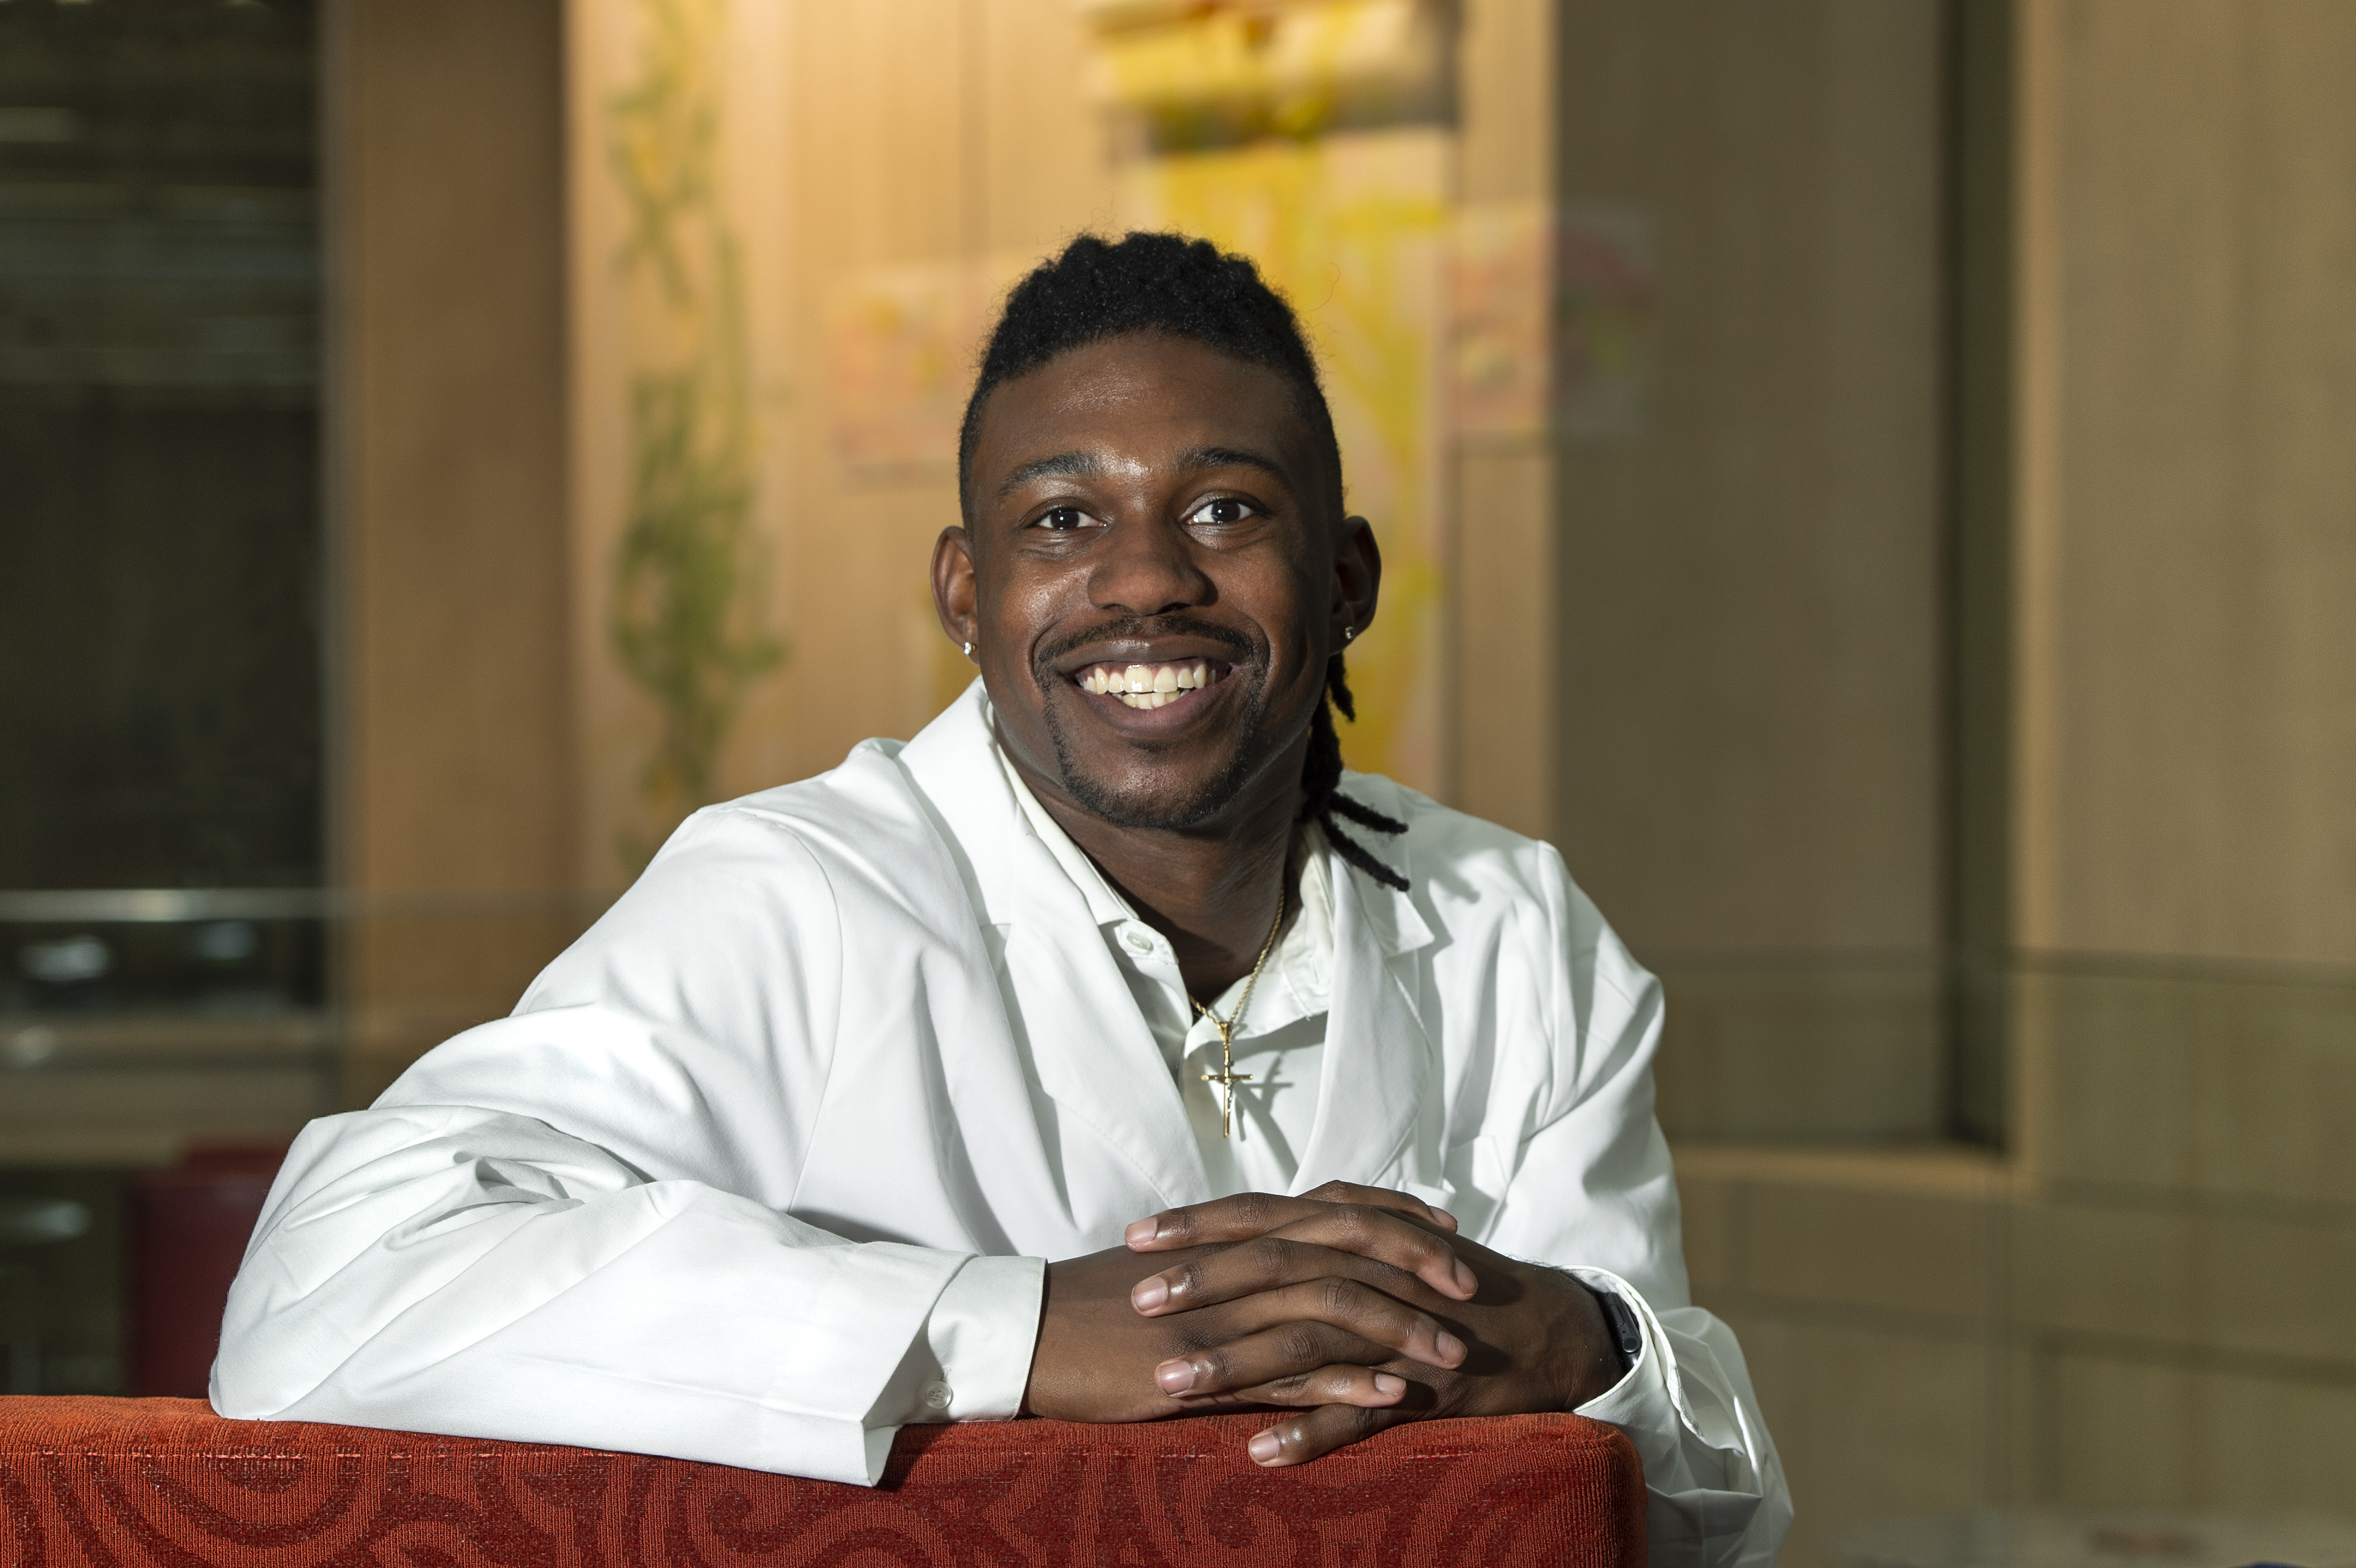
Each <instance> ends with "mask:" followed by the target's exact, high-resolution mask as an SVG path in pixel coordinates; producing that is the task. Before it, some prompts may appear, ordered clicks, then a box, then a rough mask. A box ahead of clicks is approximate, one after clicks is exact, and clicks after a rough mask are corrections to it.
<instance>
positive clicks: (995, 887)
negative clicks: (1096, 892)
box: [901, 682, 1210, 1230]
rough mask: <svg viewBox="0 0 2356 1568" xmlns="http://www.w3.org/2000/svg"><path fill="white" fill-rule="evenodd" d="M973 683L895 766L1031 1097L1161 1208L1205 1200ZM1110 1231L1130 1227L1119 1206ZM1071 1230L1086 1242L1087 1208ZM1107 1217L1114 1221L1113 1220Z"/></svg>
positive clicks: (1177, 1104) (1125, 996) (1174, 1106)
mask: <svg viewBox="0 0 2356 1568" xmlns="http://www.w3.org/2000/svg"><path fill="white" fill-rule="evenodd" d="M986 712H987V710H986V709H985V708H984V707H983V705H982V703H981V699H980V682H975V684H974V686H973V687H972V688H971V689H969V691H968V692H967V693H966V695H965V696H964V697H962V698H960V699H958V702H957V703H955V704H953V705H952V706H951V707H950V709H949V710H948V712H947V713H945V714H942V715H941V716H940V717H939V718H938V719H936V720H935V721H934V722H933V724H932V725H929V726H927V727H926V731H925V733H924V734H923V735H920V736H917V737H916V739H915V740H914V741H912V742H910V743H909V744H908V746H907V747H906V748H905V750H904V751H903V752H902V753H901V761H902V762H903V764H904V765H905V767H906V768H907V769H908V771H909V774H910V776H911V777H912V778H913V779H915V780H916V784H917V786H918V788H919V789H921V790H922V791H923V792H924V793H925V795H926V798H927V799H928V800H930V802H931V803H932V805H933V808H934V810H935V811H937V812H938V813H939V815H940V817H941V819H942V821H943V822H944V824H945V825H946V827H947V828H948V832H949V835H950V836H951V837H952V838H953V840H954V841H955V844H954V848H955V851H956V853H957V854H958V855H959V856H960V857H961V858H962V859H963V860H964V862H965V867H964V869H965V870H966V873H967V875H969V878H970V881H971V885H972V891H973V893H974V895H975V897H976V899H977V902H978V903H979V905H980V914H981V917H982V918H984V919H985V920H987V921H989V922H990V923H991V924H993V925H996V926H997V927H998V928H999V929H1000V931H1001V933H1002V935H1003V939H1004V948H1003V959H1002V961H1003V962H1004V964H1005V966H1006V974H1007V979H1008V981H1009V985H1008V987H1007V989H1008V991H1009V992H1010V993H1012V997H1013V999H1014V1004H1015V1006H1016V1008H1017V1010H1018V1011H1019V1013H1020V1016H1019V1017H1016V1018H1014V1019H1011V1020H1010V1022H1011V1023H1012V1025H1013V1026H1014V1028H1015V1032H1016V1036H1017V1038H1018V1039H1019V1040H1022V1041H1023V1042H1024V1044H1025V1045H1026V1047H1027V1049H1028V1052H1029V1055H1030V1058H1031V1065H1032V1068H1033V1070H1034V1071H1035V1072H1036V1073H1037V1074H1038V1077H1039V1086H1040V1088H1041V1089H1043V1090H1045V1092H1046V1093H1047V1095H1048V1096H1049V1097H1050V1098H1052V1099H1053V1100H1054V1101H1055V1105H1056V1108H1057V1110H1058V1111H1059V1112H1061V1113H1062V1114H1064V1115H1066V1116H1069V1117H1071V1118H1072V1119H1074V1120H1076V1121H1077V1122H1082V1123H1084V1124H1086V1125H1087V1127H1088V1128H1089V1129H1090V1130H1091V1131H1092V1132H1093V1133H1095V1134H1096V1136H1097V1137H1098V1139H1100V1140H1101V1141H1102V1142H1103V1143H1104V1144H1105V1145H1106V1146H1107V1148H1108V1149H1109V1150H1111V1151H1112V1152H1113V1153H1114V1154H1115V1155H1117V1156H1118V1157H1119V1158H1120V1159H1122V1160H1124V1161H1125V1162H1126V1163H1128V1164H1129V1165H1131V1166H1132V1167H1133V1168H1134V1169H1135V1170H1136V1171H1137V1173H1138V1174H1139V1175H1140V1176H1142V1177H1143V1178H1144V1180H1145V1181H1146V1183H1147V1184H1148V1185H1150V1186H1151V1187H1152V1189H1153V1191H1154V1192H1155V1193H1156V1194H1157V1195H1158V1197H1159V1198H1160V1200H1161V1202H1162V1206H1163V1207H1165V1208H1167V1207H1174V1206H1176V1205H1179V1204H1185V1203H1200V1202H1202V1201H1204V1200H1205V1199H1206V1198H1207V1197H1209V1196H1210V1181H1209V1178H1208V1177H1207V1176H1205V1174H1204V1170H1203V1156H1202V1152H1201V1150H1200V1149H1198V1148H1197V1147H1196V1146H1195V1143H1194V1131H1193V1129H1192V1128H1191V1127H1190V1126H1189V1125H1188V1123H1187V1121H1186V1108H1185V1106H1184V1104H1183V1102H1182V1101H1180V1100H1179V1098H1178V1089H1177V1086H1176V1085H1175V1084H1174V1083H1173V1082H1172V1081H1171V1079H1170V1069H1169V1067H1168V1065H1167V1064H1165V1063H1164V1062H1163V1061H1162V1052H1161V1050H1160V1048H1159V1047H1156V1046H1155V1044H1154V1043H1153V1035H1152V1031H1151V1030H1150V1029H1148V1028H1147V1027H1146V1024H1145V1019H1144V1017H1143V1016H1142V1015H1141V1014H1140V1013H1139V1012H1138V1010H1137V999H1136V998H1135V997H1134V996H1132V995H1131V994H1130V990H1129V983H1128V982H1127V981H1125V980H1124V979H1122V977H1121V973H1120V968H1119V964H1118V963H1117V962H1116V961H1115V960H1114V958H1113V956H1112V954H1111V952H1110V951H1108V950H1107V948H1106V946H1105V939H1104V933H1103V931H1102V930H1101V929H1099V928H1098V925H1097V924H1096V921H1095V920H1094V919H1093V918H1091V916H1090V915H1089V912H1088V906H1087V897H1085V896H1084V895H1083V894H1082V893H1081V892H1080V890H1079V889H1078V888H1077V887H1075V886H1073V885H1072V879H1071V878H1070V877H1069V876H1067V875H1065V874H1064V869H1063V867H1061V866H1060V865H1056V864H1055V856H1054V855H1053V854H1049V853H1048V851H1047V847H1046V846H1045V845H1044V844H1043V843H1040V842H1039V841H1038V839H1037V838H1036V837H1034V836H1033V834H1032V832H1031V830H1030V827H1029V825H1028V824H1027V823H1026V822H1024V821H1023V814H1022V810H1021V808H1020V807H1018V806H1017V805H1016V804H1015V801H1014V796H1013V792H1012V790H1011V789H1009V787H1008V785H1007V782H1006V779H1005V775H1004V774H1003V773H1002V772H1001V769H1000V767H999V763H998V759H997V757H996V755H995V753H994V752H993V750H992V749H991V736H990V731H989V725H988V720H987V718H986V716H985V715H986ZM1097 1196H1099V1197H1103V1198H1104V1199H1106V1200H1107V1201H1109V1202H1111V1203H1113V1204H1116V1205H1118V1206H1120V1210H1121V1211H1120V1212H1119V1215H1118V1216H1117V1217H1116V1219H1115V1223H1116V1224H1119V1223H1126V1222H1127V1221H1129V1220H1130V1219H1136V1218H1137V1217H1138V1215H1137V1213H1135V1212H1130V1207H1131V1206H1130V1205H1128V1204H1127V1202H1126V1199H1125V1198H1124V1197H1121V1196H1120V1195H1116V1194H1101V1195H1097ZM1068 1197H1069V1199H1070V1201H1071V1203H1072V1204H1073V1206H1074V1208H1075V1212H1074V1215H1073V1219H1074V1220H1075V1222H1076V1223H1077V1224H1079V1225H1080V1226H1081V1228H1082V1229H1083V1230H1087V1229H1091V1228H1092V1226H1091V1221H1092V1219H1103V1218H1104V1217H1102V1216H1092V1215H1089V1214H1085V1213H1082V1212H1079V1211H1078V1210H1080V1209H1081V1208H1086V1207H1087V1201H1086V1198H1085V1197H1084V1196H1083V1195H1082V1194H1080V1193H1077V1192H1073V1193H1070V1194H1069V1195H1068ZM1109 1213H1110V1210H1108V1214H1109Z"/></svg>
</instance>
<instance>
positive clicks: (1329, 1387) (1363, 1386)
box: [1173, 1362, 1408, 1410]
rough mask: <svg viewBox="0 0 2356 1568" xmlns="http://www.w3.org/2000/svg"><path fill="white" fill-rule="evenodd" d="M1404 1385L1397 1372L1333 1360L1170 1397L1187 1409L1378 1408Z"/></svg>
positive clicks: (1396, 1397)
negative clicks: (1240, 1385) (1242, 1385)
mask: <svg viewBox="0 0 2356 1568" xmlns="http://www.w3.org/2000/svg"><path fill="white" fill-rule="evenodd" d="M1407 1387H1408V1385H1407V1380H1406V1379H1405V1378H1402V1377H1400V1376H1399V1375H1398V1373H1397V1372H1378V1371H1376V1369H1374V1368H1372V1367H1361V1366H1356V1365H1354V1364H1352V1363H1349V1362H1337V1363H1335V1364H1334V1365H1333V1366H1330V1367H1320V1368H1318V1369H1316V1370H1315V1371H1313V1372H1302V1373H1300V1374H1298V1375H1296V1376H1293V1377H1289V1378H1278V1379H1275V1380H1272V1381H1269V1382H1265V1383H1257V1384H1254V1385H1253V1386H1252V1387H1250V1388H1248V1389H1237V1390H1236V1391H1233V1392H1231V1393H1211V1394H1179V1395H1174V1396H1173V1397H1174V1398H1176V1399H1178V1400H1179V1401H1180V1402H1182V1403H1183V1404H1184V1405H1185V1406H1186V1408H1188V1409H1189V1410H1194V1409H1207V1408H1210V1407H1213V1406H1216V1405H1230V1404H1279V1405H1302V1406H1311V1407H1313V1406H1317V1405H1325V1404H1349V1405H1358V1406H1362V1407H1364V1408H1365V1409H1369V1410H1379V1409H1381V1408H1383V1407H1385V1406H1387V1405H1394V1404H1397V1403H1398V1402H1399V1401H1400V1400H1402V1399H1404V1398H1406V1397H1407Z"/></svg>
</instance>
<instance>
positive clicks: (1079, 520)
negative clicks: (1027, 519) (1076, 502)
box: [1039, 506, 1088, 533]
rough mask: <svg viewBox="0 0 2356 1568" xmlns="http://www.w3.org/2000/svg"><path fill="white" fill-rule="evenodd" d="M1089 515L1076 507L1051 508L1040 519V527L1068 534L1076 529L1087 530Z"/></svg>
mask: <svg viewBox="0 0 2356 1568" xmlns="http://www.w3.org/2000/svg"><path fill="white" fill-rule="evenodd" d="M1087 522H1088V514H1087V513H1086V512H1084V511H1082V510H1080V509H1079V508H1077V507H1076V506H1051V507H1049V508H1048V509H1047V510H1046V511H1045V512H1044V513H1042V514H1041V516H1040V518H1039V526H1040V527H1042V528H1044V529H1049V530H1052V531H1053V532H1056V533H1068V532H1071V531H1072V530H1073V529H1076V528H1086V527H1087Z"/></svg>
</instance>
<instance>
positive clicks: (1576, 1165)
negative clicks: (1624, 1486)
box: [1483, 850, 1792, 1568]
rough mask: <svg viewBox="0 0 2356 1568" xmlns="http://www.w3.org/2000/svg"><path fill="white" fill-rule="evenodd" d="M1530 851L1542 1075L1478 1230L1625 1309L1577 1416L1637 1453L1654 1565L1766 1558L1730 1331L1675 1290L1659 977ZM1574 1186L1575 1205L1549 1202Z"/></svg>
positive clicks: (1758, 1446) (1773, 1463) (1746, 1410)
mask: <svg viewBox="0 0 2356 1568" xmlns="http://www.w3.org/2000/svg"><path fill="white" fill-rule="evenodd" d="M1545 858H1546V860H1547V862H1548V863H1550V865H1549V866H1548V868H1547V869H1548V873H1549V874H1548V875H1545V876H1544V877H1542V882H1543V883H1544V885H1545V886H1547V890H1548V892H1549V894H1550V895H1551V897H1550V899H1549V902H1550V903H1552V904H1553V906H1554V908H1553V910H1552V914H1553V917H1554V918H1553V921H1552V922H1551V923H1552V924H1553V926H1554V931H1553V933H1552V940H1553V941H1554V943H1555V944H1557V946H1556V950H1555V952H1554V953H1553V955H1552V961H1553V964H1554V966H1555V968H1556V972H1557V973H1558V977H1559V989H1558V995H1557V1004H1556V1007H1555V1009H1554V1014H1555V1016H1554V1022H1553V1034H1554V1040H1553V1045H1554V1052H1553V1066H1552V1070H1553V1083H1552V1085H1551V1093H1550V1094H1549V1095H1547V1097H1546V1101H1547V1109H1546V1112H1544V1113H1543V1114H1542V1115H1541V1116H1540V1117H1539V1118H1538V1124H1537V1127H1536V1128H1535V1129H1534V1130H1533V1131H1531V1132H1530V1133H1528V1134H1527V1135H1526V1136H1525V1137H1523V1138H1521V1139H1520V1140H1519V1142H1518V1146H1517V1147H1515V1148H1514V1149H1512V1150H1511V1151H1510V1152H1506V1151H1500V1152H1499V1153H1498V1155H1496V1156H1495V1157H1496V1158H1497V1159H1498V1161H1499V1163H1501V1164H1502V1165H1505V1166H1506V1167H1507V1168H1508V1169H1509V1171H1510V1175H1509V1176H1508V1179H1507V1181H1506V1183H1505V1191H1504V1194H1503V1197H1502V1199H1501V1200H1500V1201H1499V1203H1498V1205H1497V1207H1496V1209H1495V1210H1494V1213H1493V1214H1492V1215H1491V1216H1490V1219H1489V1223H1488V1225H1487V1226H1486V1227H1485V1230H1486V1232H1487V1233H1486V1234H1485V1235H1484V1236H1483V1240H1485V1241H1486V1242H1487V1244H1488V1245H1490V1246H1492V1247H1494V1248H1496V1249H1497V1250H1498V1251H1504V1252H1508V1253H1512V1254H1514V1255H1515V1256H1518V1257H1524V1258H1529V1259H1533V1260H1537V1261H1540V1262H1548V1263H1553V1264H1555V1265H1557V1266H1559V1267H1563V1268H1567V1269H1569V1270H1570V1272H1571V1273H1574V1274H1576V1275H1578V1276H1579V1277H1580V1279H1582V1280H1583V1281H1585V1282H1586V1283H1588V1284H1589V1285H1590V1286H1592V1287H1593V1288H1595V1289H1598V1290H1611V1291H1615V1292H1617V1293H1618V1294H1620V1295H1621V1296H1622V1299H1624V1300H1626V1301H1627V1302H1628V1303H1629V1305H1631V1306H1633V1308H1635V1310H1636V1314H1637V1316H1638V1319H1639V1321H1641V1322H1642V1323H1643V1325H1644V1352H1643V1354H1642V1355H1641V1356H1639V1357H1638V1359H1637V1361H1636V1364H1635V1365H1634V1366H1633V1368H1632V1369H1630V1370H1629V1372H1628V1374H1627V1375H1626V1376H1625V1377H1624V1378H1622V1380H1621V1381H1620V1383H1619V1384H1618V1385H1617V1386H1616V1387H1614V1388H1612V1390H1610V1391H1608V1392H1606V1393H1605V1394H1604V1395H1603V1396H1602V1397H1601V1398H1599V1399H1597V1400H1594V1401H1592V1402H1590V1403H1588V1404H1586V1405H1584V1406H1582V1407H1580V1412H1579V1413H1580V1414H1582V1415H1589V1416H1592V1417H1594V1418H1595V1419H1597V1420H1599V1421H1608V1422H1610V1423H1612V1424H1613V1425H1615V1426H1618V1427H1619V1428H1621V1430H1622V1431H1623V1432H1625V1433H1626V1434H1628V1436H1629V1438H1630V1440H1631V1441H1632V1442H1633V1443H1634V1444H1635V1445H1636V1451H1637V1453H1638V1454H1639V1455H1642V1456H1643V1459H1644V1486H1645V1489H1646V1491H1647V1493H1648V1494H1649V1497H1650V1503H1649V1509H1648V1515H1647V1521H1646V1534H1647V1537H1648V1539H1649V1543H1650V1546H1651V1553H1652V1562H1653V1563H1654V1564H1655V1568H1767V1565H1768V1564H1770V1563H1772V1562H1773V1561H1774V1557H1775V1553H1776V1551H1777V1549H1778V1548H1779V1547H1780V1546H1781V1545H1782V1544H1783V1537H1784V1535H1785V1534H1786V1533H1787V1532H1788V1531H1789V1530H1790V1529H1791V1524H1792V1503H1791V1494H1790V1491H1789V1488H1788V1487H1786V1486H1785V1484H1784V1480H1783V1465H1782V1462H1781V1461H1780V1460H1779V1459H1778V1458H1777V1457H1776V1454H1775V1444H1774V1441H1773V1439H1772V1438H1771V1437H1770V1436H1769V1435H1768V1433H1767V1426H1766V1423H1765V1421H1764V1420H1763V1419H1762V1417H1761V1414H1760V1411H1759V1402H1758V1399H1757V1397H1756V1395H1755V1394H1754V1393H1753V1392H1752V1391H1751V1374H1750V1370H1749V1369H1748V1368H1747V1367H1746V1366H1745V1365H1744V1364H1743V1359H1742V1351H1741V1348H1740V1346H1738V1345H1737V1344H1736V1343H1735V1338H1734V1334H1733V1331H1732V1330H1731V1329H1730V1328H1728V1327H1727V1326H1726V1325H1725V1324H1724V1323H1722V1322H1720V1321H1719V1319H1718V1318H1717V1317H1715V1316H1711V1315H1710V1314H1709V1313H1708V1312H1706V1311H1704V1310H1702V1309H1701V1308H1699V1307H1697V1306H1695V1305H1693V1303H1692V1298H1691V1296H1690V1294H1689V1293H1688V1288H1687V1281H1686V1271H1685V1258H1684V1251H1683V1247H1682V1244H1681V1242H1680V1240H1679V1238H1678V1216H1677V1197H1676V1174H1675V1172H1674V1170H1673V1169H1672V1168H1671V1165H1670V1159H1669V1149H1668V1144H1667V1142H1666V1140H1665V1139H1664V1138H1663V1137H1662V1135H1661V1131H1660V1125H1659V1123H1658V1122H1657V1121H1655V1117H1654V1114H1653V1074H1652V1065H1653V1056H1654V1052H1655V1049H1656V1048H1657V1047H1658V1044H1659V1039H1660V1028H1661V1005H1660V989H1659V984H1658V983H1657V982H1656V981H1655V980H1654V978H1653V977H1652V976H1651V975H1649V974H1647V973H1645V972H1644V970H1643V969H1641V968H1640V967H1638V965H1637V964H1636V963H1635V961H1633V959H1631V958H1630V957H1629V956H1628V954H1627V952H1626V950H1624V949H1622V947H1621V945H1620V943H1619V940H1618V939H1617V938H1615V937H1614V936H1613V935H1612V932H1611V930H1610V929H1608V928H1607V927H1605V926H1604V924H1603V922H1602V918H1601V916H1600V915H1598V914H1597V913H1596V912H1595V909H1594V907H1593V906H1592V905H1591V904H1590V903H1589V902H1588V901H1587V899H1586V897H1584V896H1583V895H1582V894H1580V892H1579V890H1578V889H1577V888H1576V887H1574V886H1571V884H1570V881H1569V877H1568V875H1565V874H1564V873H1563V872H1562V870H1561V866H1560V863H1559V861H1558V860H1557V859H1556V858H1555V856H1554V853H1553V851H1551V850H1547V851H1546V852H1545ZM1574 1194H1576V1195H1580V1196H1581V1197H1583V1198H1584V1200H1585V1201H1584V1202H1583V1203H1578V1204H1573V1203H1567V1202H1565V1201H1564V1199H1566V1198H1567V1197H1570V1196H1572V1195H1574ZM1572 1214H1576V1215H1578V1217H1579V1218H1578V1219H1576V1220H1575V1221H1572V1220H1569V1219H1566V1216H1569V1215H1572Z"/></svg>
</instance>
